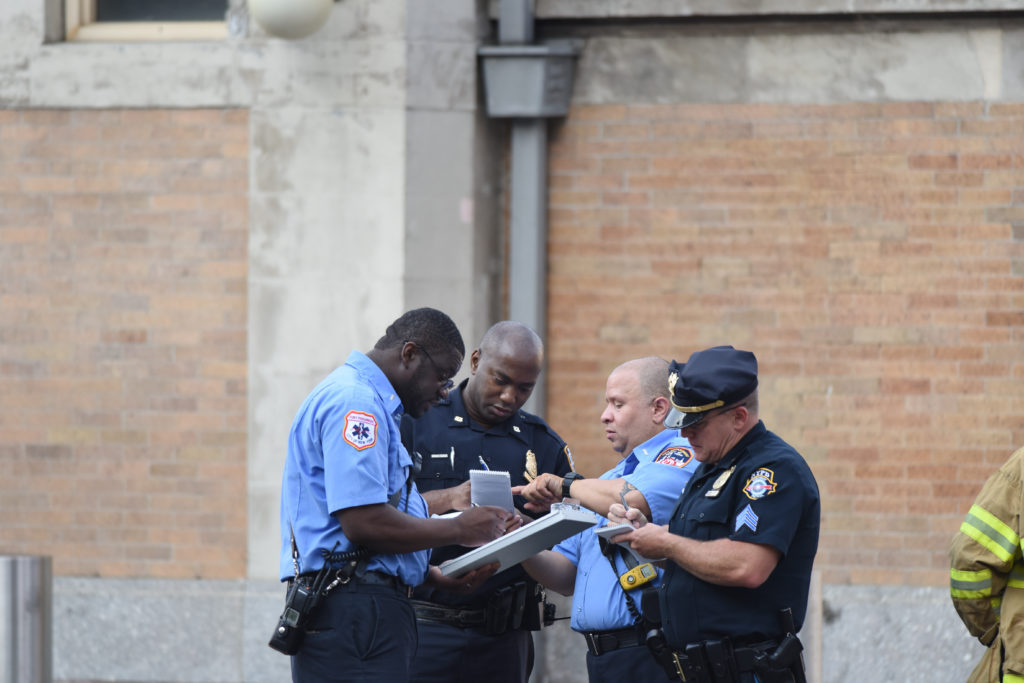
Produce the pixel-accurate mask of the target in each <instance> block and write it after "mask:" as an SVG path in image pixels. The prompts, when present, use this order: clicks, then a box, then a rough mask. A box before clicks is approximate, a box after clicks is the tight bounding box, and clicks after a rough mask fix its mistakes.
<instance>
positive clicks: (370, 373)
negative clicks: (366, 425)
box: [345, 351, 405, 418]
mask: <svg viewBox="0 0 1024 683" xmlns="http://www.w3.org/2000/svg"><path fill="white" fill-rule="evenodd" d="M345 365H348V366H349V367H351V368H353V369H355V371H356V374H357V375H359V376H360V377H361V378H363V379H364V380H366V383H367V384H369V385H370V387H371V388H372V389H373V391H374V392H375V393H376V394H377V396H378V397H379V398H380V402H381V403H382V404H383V405H384V407H385V408H386V409H387V411H388V412H389V413H391V415H392V416H394V417H395V418H398V417H400V416H401V414H402V413H403V412H405V407H404V406H403V405H402V399H400V398H398V393H397V392H395V388H394V387H393V386H391V380H389V379H388V377H387V375H385V374H384V371H383V370H381V369H380V366H378V365H377V364H376V363H374V362H373V361H372V360H370V357H369V356H367V355H366V354H365V353H362V352H361V351H353V352H352V353H350V354H348V358H346V359H345Z"/></svg>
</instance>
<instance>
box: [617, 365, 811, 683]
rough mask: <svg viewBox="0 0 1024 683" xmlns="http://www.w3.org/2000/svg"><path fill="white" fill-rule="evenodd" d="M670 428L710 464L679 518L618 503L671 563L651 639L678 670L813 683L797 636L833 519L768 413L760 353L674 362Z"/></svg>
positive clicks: (718, 679) (640, 535) (743, 681)
mask: <svg viewBox="0 0 1024 683" xmlns="http://www.w3.org/2000/svg"><path fill="white" fill-rule="evenodd" d="M669 384H670V387H671V390H672V405H673V408H674V410H673V412H672V414H671V415H670V416H669V418H668V419H667V420H666V425H667V426H670V427H677V428H679V430H680V434H681V435H682V436H684V437H686V438H687V439H688V440H689V441H690V445H691V447H692V448H693V450H694V453H695V456H696V458H697V460H698V461H700V463H701V465H700V467H699V468H698V469H697V471H696V473H695V474H694V475H693V478H692V479H691V480H690V482H689V483H688V484H687V486H686V489H685V490H684V491H683V494H682V495H681V496H680V498H679V501H678V502H677V503H676V507H675V510H674V512H673V513H672V517H671V519H670V521H669V524H668V525H667V526H659V525H655V524H645V522H646V520H644V519H642V518H641V516H640V515H639V513H638V511H636V510H628V511H627V510H625V509H624V508H622V507H621V506H612V508H611V509H610V510H609V518H610V519H611V521H613V522H616V521H629V522H631V523H633V524H635V525H637V524H639V525H640V526H639V528H637V529H636V530H634V531H633V532H631V533H629V534H626V535H624V536H620V537H617V538H616V539H615V540H617V541H619V542H629V543H630V545H631V546H632V547H633V549H634V550H636V551H637V552H639V553H640V554H642V555H644V556H646V557H666V558H668V560H669V562H668V563H667V565H668V566H667V569H666V572H665V579H664V582H663V584H662V586H661V588H660V589H659V605H660V611H661V621H662V630H663V633H652V637H651V638H649V642H648V645H649V647H651V650H652V652H653V653H655V655H656V657H657V658H658V659H659V660H660V661H661V663H662V665H663V666H664V668H665V669H666V671H668V672H669V673H670V674H671V675H673V676H674V677H675V678H677V679H679V680H685V681H698V682H700V683H732V682H737V681H738V682H740V683H750V682H753V681H758V682H759V683H776V682H779V683H789V682H790V681H797V683H801V682H802V681H803V680H804V673H803V662H802V656H801V654H800V650H801V645H800V642H799V640H798V639H797V637H796V633H797V632H798V631H799V629H800V627H801V626H802V624H803V621H804V616H805V614H806V611H807V594H808V589H809V586H810V579H811V568H812V565H813V562H814V555H815V552H816V551H817V547H818V531H819V523H820V516H821V507H820V500H819V495H818V487H817V483H816V482H815V480H814V476H813V474H812V473H811V470H810V468H809V467H808V465H807V463H806V461H805V460H804V459H803V457H802V456H801V455H800V454H799V453H797V451H796V450H795V449H794V448H793V447H792V446H790V445H789V444H787V443H786V442H785V441H783V440H782V439H780V438H779V437H778V436H776V435H775V434H773V433H772V432H769V431H768V430H767V429H766V428H765V426H764V423H762V422H761V421H760V419H759V418H758V397H757V360H756V359H755V357H754V354H753V353H751V352H749V351H741V350H737V349H734V348H733V347H731V346H718V347H714V348H710V349H705V350H703V351H698V352H696V353H694V354H693V355H691V356H690V359H689V360H688V361H687V362H686V363H685V364H680V363H677V362H674V361H673V363H672V364H671V366H670V375H669Z"/></svg>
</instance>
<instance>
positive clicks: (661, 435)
mask: <svg viewBox="0 0 1024 683" xmlns="http://www.w3.org/2000/svg"><path fill="white" fill-rule="evenodd" d="M678 436H679V430H678V429H663V430H661V431H660V432H658V433H657V434H655V435H654V436H652V437H651V438H649V439H647V441H644V442H643V443H642V444H640V445H639V446H637V447H636V448H634V449H633V451H632V453H630V455H635V456H636V459H637V460H638V461H639V462H651V461H653V460H654V459H655V458H656V457H658V454H659V453H661V452H662V451H663V450H665V447H666V446H668V445H669V444H670V443H671V442H672V441H674V440H675V439H676V438H677V437H678ZM628 457H629V456H628V455H627V456H626V457H625V458H623V459H622V460H626V458H628ZM622 460H620V462H622Z"/></svg>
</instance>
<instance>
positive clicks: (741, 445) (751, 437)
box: [709, 420, 768, 472]
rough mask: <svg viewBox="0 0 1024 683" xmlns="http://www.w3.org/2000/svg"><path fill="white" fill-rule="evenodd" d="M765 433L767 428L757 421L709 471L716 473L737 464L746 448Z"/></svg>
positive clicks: (744, 453)
mask: <svg viewBox="0 0 1024 683" xmlns="http://www.w3.org/2000/svg"><path fill="white" fill-rule="evenodd" d="M767 432H768V428H767V427H765V426H764V422H762V421H761V420H758V421H757V424H756V425H754V426H753V427H751V429H750V431H749V432H747V433H746V434H744V435H743V436H742V437H741V438H740V440H739V441H737V442H736V445H735V446H733V447H732V449H730V451H729V452H728V453H726V454H725V457H724V458H722V459H721V460H719V461H718V462H717V463H716V464H715V466H714V467H713V468H711V469H710V470H709V471H711V472H716V471H718V470H719V469H723V470H724V469H728V468H730V467H732V466H733V465H735V464H736V463H738V462H739V461H740V459H741V458H742V457H743V456H744V455H746V453H747V446H749V445H750V444H751V443H752V442H753V441H755V440H756V439H759V438H760V437H761V436H763V435H764V434H766V433H767Z"/></svg>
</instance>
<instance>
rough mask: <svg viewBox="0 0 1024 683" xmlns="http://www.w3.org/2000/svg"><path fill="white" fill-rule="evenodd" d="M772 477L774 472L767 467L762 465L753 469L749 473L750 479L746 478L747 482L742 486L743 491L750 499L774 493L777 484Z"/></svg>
mask: <svg viewBox="0 0 1024 683" xmlns="http://www.w3.org/2000/svg"><path fill="white" fill-rule="evenodd" d="M774 477H775V473H774V472H772V471H771V470H769V469H767V468H764V467H762V468H761V469H759V470H755V471H754V473H753V474H751V475H750V479H747V483H746V485H745V486H744V487H743V493H745V494H747V498H749V499H750V500H760V499H761V498H764V497H765V496H768V495H771V494H773V493H775V489H776V488H777V487H778V485H777V484H776V483H775V481H774Z"/></svg>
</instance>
